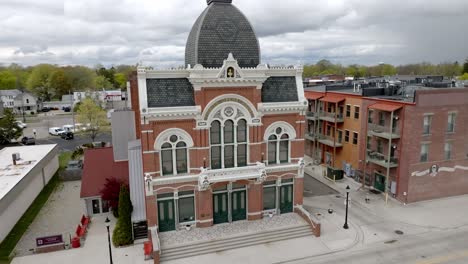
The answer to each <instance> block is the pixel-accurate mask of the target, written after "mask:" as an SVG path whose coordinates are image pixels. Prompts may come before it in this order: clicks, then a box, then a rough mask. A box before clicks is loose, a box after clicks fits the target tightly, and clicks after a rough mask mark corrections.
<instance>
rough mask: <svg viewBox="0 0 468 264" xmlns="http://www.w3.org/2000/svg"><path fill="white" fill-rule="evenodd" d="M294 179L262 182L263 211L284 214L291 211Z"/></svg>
mask: <svg viewBox="0 0 468 264" xmlns="http://www.w3.org/2000/svg"><path fill="white" fill-rule="evenodd" d="M293 187H294V179H284V180H281V179H279V180H277V181H267V182H264V183H263V212H264V213H265V214H268V213H272V214H285V213H291V212H292V211H293V197H294V195H293V191H294V190H293Z"/></svg>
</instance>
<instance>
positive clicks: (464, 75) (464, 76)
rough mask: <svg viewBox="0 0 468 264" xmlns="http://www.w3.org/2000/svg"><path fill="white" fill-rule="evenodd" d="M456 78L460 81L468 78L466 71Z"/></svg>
mask: <svg viewBox="0 0 468 264" xmlns="http://www.w3.org/2000/svg"><path fill="white" fill-rule="evenodd" d="M458 79H459V80H462V81H466V80H468V72H465V73H464V74H463V75H462V76H460V77H458Z"/></svg>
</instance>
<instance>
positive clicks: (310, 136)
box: [305, 131, 317, 141]
mask: <svg viewBox="0 0 468 264" xmlns="http://www.w3.org/2000/svg"><path fill="white" fill-rule="evenodd" d="M305 138H306V139H308V140H312V141H315V140H316V138H317V137H316V134H315V133H314V132H310V131H306V132H305Z"/></svg>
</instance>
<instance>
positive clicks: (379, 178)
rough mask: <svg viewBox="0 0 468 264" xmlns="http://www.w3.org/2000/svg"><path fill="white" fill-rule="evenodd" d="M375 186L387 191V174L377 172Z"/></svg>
mask: <svg viewBox="0 0 468 264" xmlns="http://www.w3.org/2000/svg"><path fill="white" fill-rule="evenodd" d="M374 188H375V189H377V190H379V191H381V192H385V176H384V175H382V174H379V173H375V181H374Z"/></svg>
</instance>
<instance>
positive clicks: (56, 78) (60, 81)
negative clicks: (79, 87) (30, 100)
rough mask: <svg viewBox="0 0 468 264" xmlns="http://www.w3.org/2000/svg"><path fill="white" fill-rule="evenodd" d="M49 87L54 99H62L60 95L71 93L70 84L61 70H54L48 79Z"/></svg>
mask: <svg viewBox="0 0 468 264" xmlns="http://www.w3.org/2000/svg"><path fill="white" fill-rule="evenodd" d="M49 87H50V88H51V91H52V92H53V93H54V97H56V98H59V99H60V98H62V95H64V94H68V93H69V92H70V91H71V84H70V82H69V81H68V78H67V76H65V71H64V70H63V69H57V70H55V71H54V72H53V73H52V74H51V75H50V77H49Z"/></svg>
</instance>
